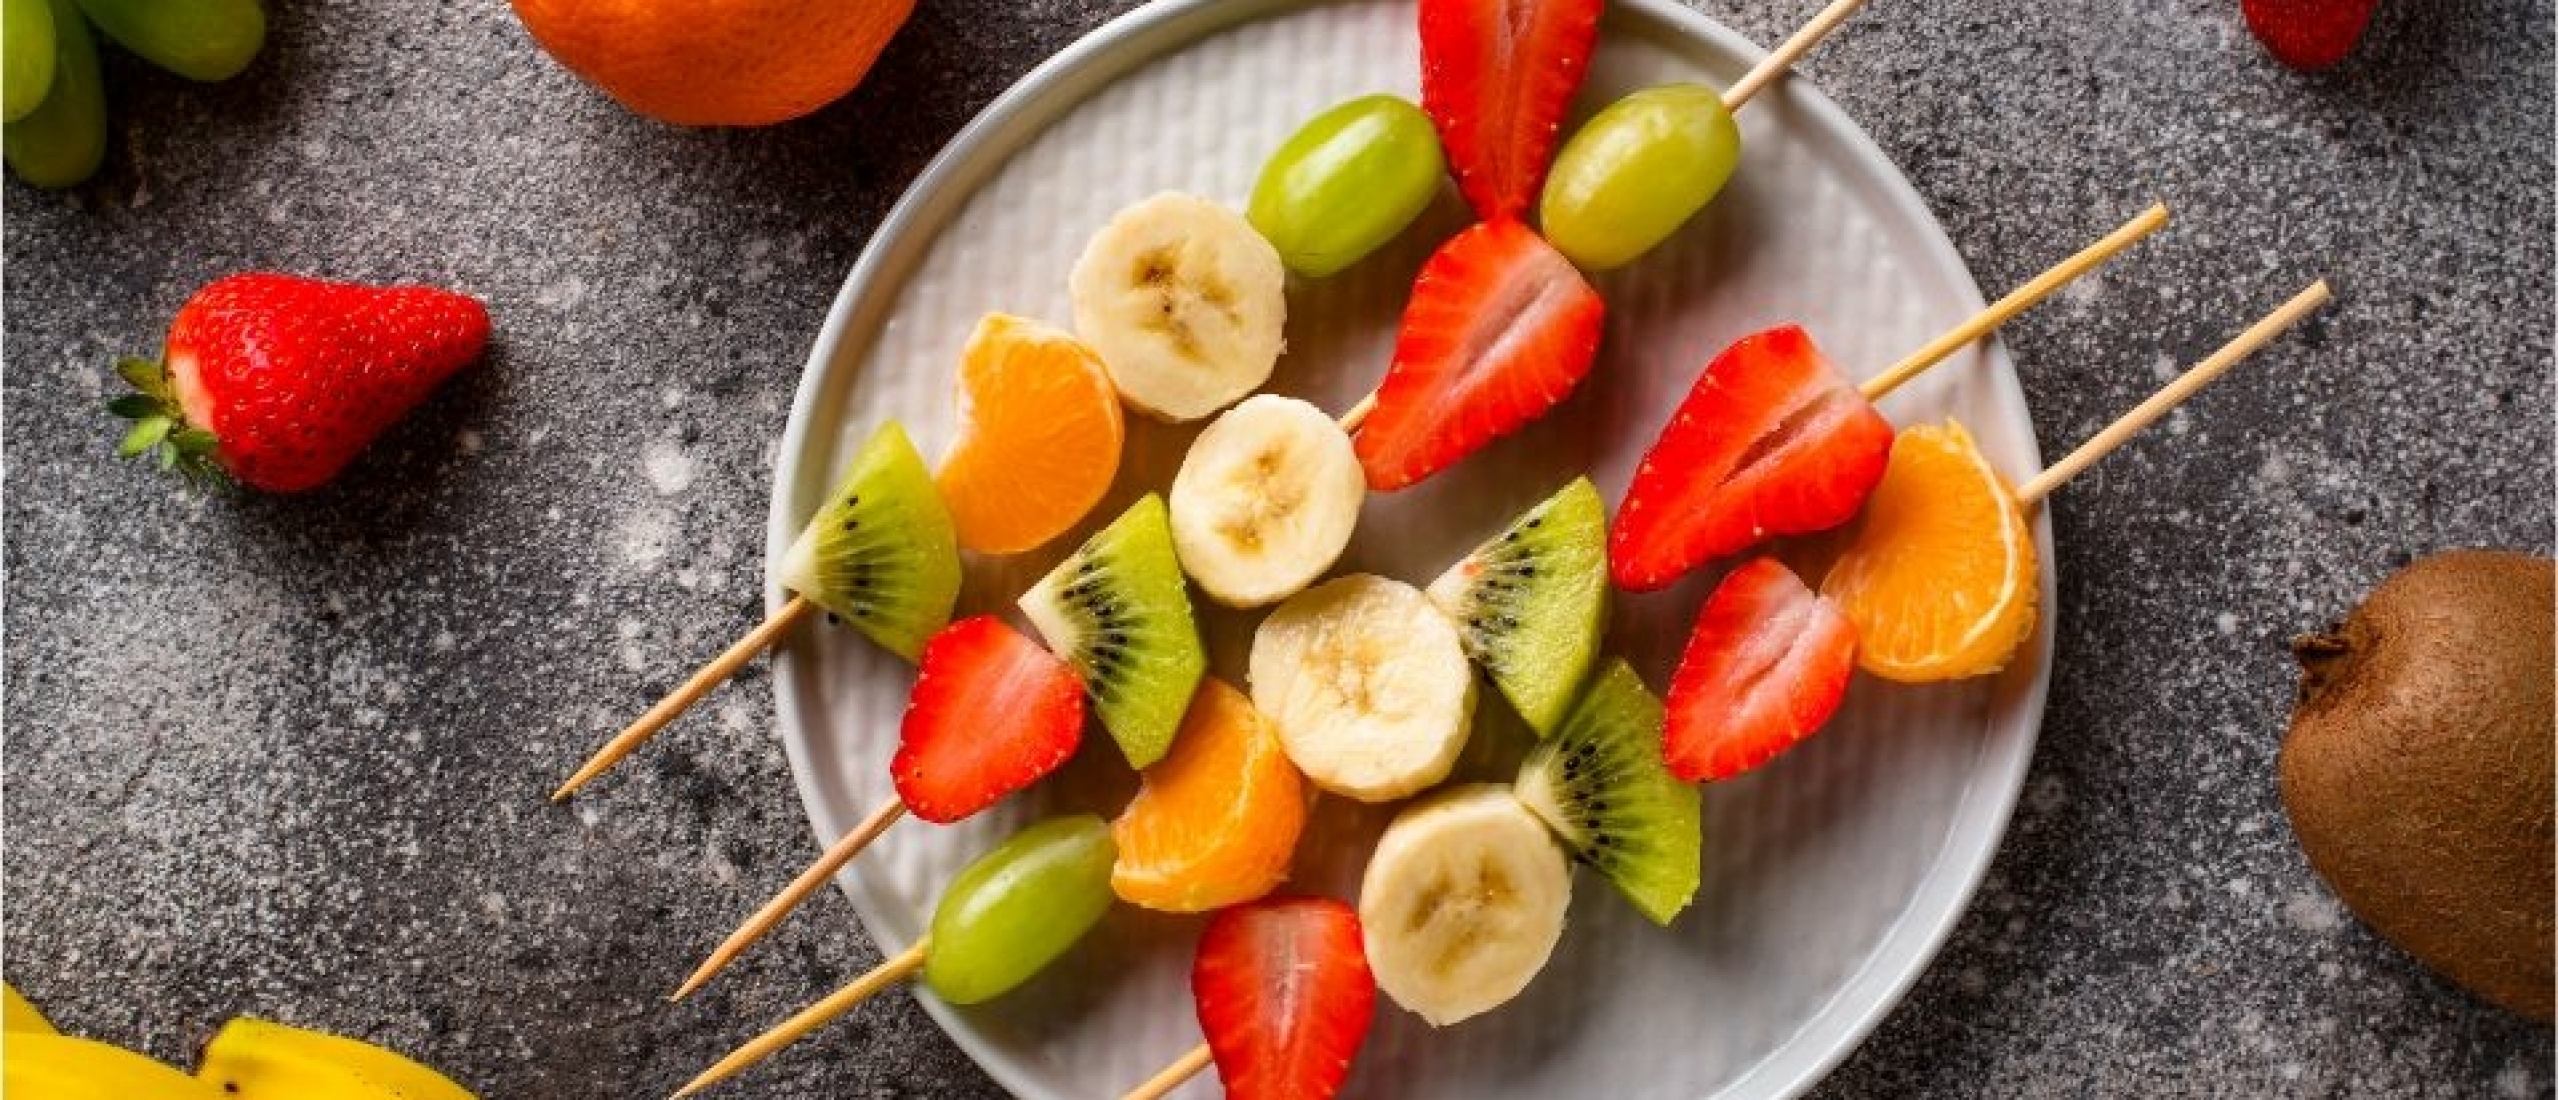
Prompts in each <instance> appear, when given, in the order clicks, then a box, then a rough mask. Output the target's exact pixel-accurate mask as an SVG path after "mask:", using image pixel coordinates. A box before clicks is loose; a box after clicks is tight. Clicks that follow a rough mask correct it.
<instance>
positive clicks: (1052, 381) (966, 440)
mask: <svg viewBox="0 0 2558 1100" xmlns="http://www.w3.org/2000/svg"><path fill="white" fill-rule="evenodd" d="M1125 430H1126V429H1125V425H1124V424H1123V423H1122V421H1121V419H1120V413H1119V397H1118V394H1117V391H1115V390H1113V389H1112V388H1111V384H1110V375H1109V373H1108V372H1106V371H1104V370H1103V369H1102V365H1101V360H1100V359H1099V358H1098V357H1096V356H1095V355H1094V354H1093V353H1092V349H1090V348H1087V347H1085V346H1084V345H1083V344H1082V342H1080V341H1078V340H1076V339H1075V338H1074V337H1072V336H1069V335H1067V334H1066V333H1065V332H1063V331H1060V330H1058V329H1055V328H1052V327H1049V326H1047V325H1043V324H1040V323H1039V322H1037V321H1031V320H1025V319H1023V318H1020V317H1013V316H1008V315H1005V314H1001V313H990V314H987V315H986V317H985V318H984V319H983V320H980V321H979V322H978V323H977V331H976V332H975V333H974V334H972V335H971V336H970V337H969V338H968V346H967V348H966V349H965V350H963V351H962V352H961V353H960V359H959V437H958V439H957V440H956V441H955V442H953V443H952V444H951V447H950V452H949V454H948V455H946V456H945V457H944V458H943V459H942V465H941V471H940V473H939V474H938V475H937V478H936V480H937V481H938V482H939V484H940V486H941V491H942V498H943V500H944V502H946V503H947V504H948V505H949V506H950V514H951V520H952V521H953V522H954V523H955V524H957V526H958V528H959V544H960V545H961V546H963V547H966V548H967V549H970V550H974V551H977V552H978V553H981V554H1017V553H1020V552H1022V551H1024V550H1029V549H1032V548H1034V547H1037V546H1039V545H1040V544H1042V543H1045V542H1047V541H1048V540H1050V539H1053V538H1056V537H1057V536H1058V535H1060V534H1063V533H1065V531H1066V529H1067V528H1070V527H1073V526H1074V525H1075V523H1076V521H1078V520H1081V519H1082V518H1084V514H1085V513H1087V512H1090V511H1091V510H1092V508H1093V505H1095V504H1098V503H1100V501H1101V497H1102V494H1103V493H1104V492H1106V491H1108V490H1109V488H1110V482H1111V479H1112V478H1114V477H1116V476H1117V475H1118V472H1119V448H1120V443H1121V441H1122V439H1123V437H1124V433H1125Z"/></svg>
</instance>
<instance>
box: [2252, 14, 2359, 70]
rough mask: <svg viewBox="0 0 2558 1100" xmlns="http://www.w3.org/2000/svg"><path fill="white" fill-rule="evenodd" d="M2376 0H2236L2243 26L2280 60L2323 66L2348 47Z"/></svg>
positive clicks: (2340, 58) (2342, 56)
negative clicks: (2245, 22) (2238, 0)
mask: <svg viewBox="0 0 2558 1100" xmlns="http://www.w3.org/2000/svg"><path fill="white" fill-rule="evenodd" d="M2378 4H2379V0H2240V3H2239V11H2240V12H2241V13H2242V14H2244V15H2246V16H2247V29H2248V30H2251V31H2254V32H2256V40H2257V41H2259V42H2262V43H2264V44H2265V49H2266V50H2267V51H2268V52H2270V53H2272V54H2273V55H2274V56H2275V57H2276V58H2277V59H2279V60H2281V61H2282V63H2283V64H2285V65H2289V66H2291V67H2292V68H2295V69H2303V70H2314V69H2324V68H2326V67H2328V66H2330V65H2333V64H2335V63H2337V62H2339V61H2343V60H2344V59H2345V55H2346V54H2349V53H2352V52H2353V50H2354V43H2356V42H2360V41H2362V37H2363V27H2364V26H2365V25H2367V24H2369V23H2370V22H2371V10H2372V8H2373V7H2375V6H2377V5H2378Z"/></svg>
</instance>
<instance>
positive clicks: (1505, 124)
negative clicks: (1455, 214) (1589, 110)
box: [1421, 0, 1600, 221]
mask: <svg viewBox="0 0 2558 1100" xmlns="http://www.w3.org/2000/svg"><path fill="white" fill-rule="evenodd" d="M1599 8H1600V0H1421V109H1422V110H1424V111H1427V112H1429V113H1430V119H1431V121H1433V122H1436V123H1438V125H1439V142H1440V144H1442V145H1445V146H1446V147H1447V150H1448V164H1449V165H1450V166H1451V167H1453V168H1454V169H1455V170H1456V174H1457V188H1458V189H1459V190H1461V191H1464V192H1465V196H1466V201H1467V202H1470V203H1473V204H1474V211H1475V214H1476V215H1477V216H1479V217H1482V218H1483V219H1485V220H1487V221H1489V220H1492V219H1494V218H1505V217H1506V218H1515V217H1518V216H1519V215H1521V214H1523V213H1525V212H1526V211H1527V209H1528V207H1529V206H1530V205H1531V204H1533V203H1535V202H1536V201H1537V192H1538V191H1540V190H1541V189H1543V188H1544V187H1545V170H1546V166H1547V165H1549V164H1551V163H1552V162H1553V160H1554V146H1555V140H1556V138H1557V136H1558V135H1559V134H1560V133H1561V132H1562V129H1563V115H1564V112H1565V111H1567V110H1569V109H1571V107H1572V96H1573V94H1574V93H1575V92H1578V91H1579V90H1580V89H1581V78H1582V76H1584V75H1585V74H1587V73H1588V72H1589V71H1590V53H1591V51H1592V50H1593V49H1595V48H1596V47H1597V46H1598V41H1599Z"/></svg>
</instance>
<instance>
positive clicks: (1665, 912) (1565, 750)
mask: <svg viewBox="0 0 2558 1100" xmlns="http://www.w3.org/2000/svg"><path fill="white" fill-rule="evenodd" d="M1661 722H1662V711H1661V701H1660V700H1659V699H1657V698H1655V697H1654V696H1653V694H1652V692H1651V691H1650V690H1649V689H1647V688H1645V687H1644V686H1643V679H1642V678H1641V677H1639V676H1637V675H1635V673H1634V669H1632V668H1630V667H1628V666H1627V665H1626V663H1625V662H1624V661H1622V660H1610V661H1608V662H1607V663H1605V664H1603V665H1601V666H1600V667H1599V670H1598V671H1597V672H1595V673H1593V674H1592V675H1591V677H1590V686H1589V689H1588V690H1586V691H1584V692H1582V693H1581V699H1580V701H1579V702H1578V703H1576V704H1574V705H1573V707H1572V714H1571V716H1570V717H1569V718H1567V719H1565V720H1564V723H1563V728H1562V729H1561V730H1559V731H1557V732H1556V733H1555V735H1554V736H1553V737H1549V738H1547V739H1545V740H1544V741H1541V742H1538V744H1537V747H1536V749H1535V750H1534V751H1532V752H1530V753H1529V754H1528V759H1527V762H1526V763H1524V764H1522V765H1520V767H1519V782H1518V785H1517V787H1516V788H1515V790H1516V792H1517V794H1518V796H1519V801H1521V802H1523V803H1526V804H1527V807H1528V809H1530V810H1532V811H1535V813H1536V815H1537V816H1538V817H1540V818H1543V819H1545V823H1546V824H1547V825H1548V826H1550V827H1552V828H1553V829H1554V832H1555V835H1556V836H1558V837H1561V838H1562V840H1563V846H1564V847H1566V848H1568V849H1570V850H1571V851H1572V857H1573V858H1574V859H1576V860H1579V861H1580V862H1582V863H1586V864H1589V865H1590V866H1591V867H1593V868H1596V869H1597V870H1598V872H1599V873H1600V874H1602V875H1605V876H1607V879H1608V881H1609V882H1612V883H1614V884H1616V888H1617V891H1618V892H1619V893H1622V894H1624V895H1625V896H1626V900H1628V901H1631V902H1633V903H1634V907H1635V908H1636V909H1639V910H1641V911H1642V912H1643V915H1644V916H1647V917H1650V918H1652V921H1653V923H1655V924H1664V925H1666V924H1668V923H1670V918H1672V917H1674V916H1677V915H1678V913H1679V910H1681V909H1685V908H1687V905H1688V902H1689V901H1690V900H1691V899H1693V898H1694V897H1696V888H1697V883H1698V881H1699V880H1700V879H1701V878H1702V876H1703V873H1704V845H1705V840H1704V833H1703V825H1702V818H1701V814H1702V808H1701V806H1700V804H1699V800H1698V797H1697V790H1696V788H1695V787H1692V786H1689V785H1687V784H1685V783H1682V782H1679V779H1678V777H1677V776H1674V775H1671V774H1670V769H1669V767H1668V766H1667V765H1665V764H1663V763H1662V762H1661Z"/></svg>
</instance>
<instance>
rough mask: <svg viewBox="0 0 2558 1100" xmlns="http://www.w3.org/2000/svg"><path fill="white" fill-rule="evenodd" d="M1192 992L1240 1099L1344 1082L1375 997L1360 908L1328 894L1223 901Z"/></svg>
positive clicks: (1314, 1096)
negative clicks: (1354, 908) (1227, 905)
mask: <svg viewBox="0 0 2558 1100" xmlns="http://www.w3.org/2000/svg"><path fill="white" fill-rule="evenodd" d="M1190 991H1191V995H1192V996H1193V997H1194V998H1196V999H1197V1001H1198V1003H1199V1029H1200V1030H1201V1031H1203V1032H1206V1033H1207V1036H1208V1050H1209V1053H1211V1054H1213V1055H1215V1056H1216V1059H1217V1077H1218V1078H1219V1079H1220V1080H1222V1081H1223V1082H1224V1083H1225V1086H1226V1095H1227V1096H1229V1097H1232V1098H1233V1100H1325V1098H1326V1097H1329V1096H1331V1095H1332V1094H1333V1093H1335V1092H1338V1091H1340V1089H1341V1082H1342V1080H1343V1079H1344V1078H1346V1077H1348V1076H1350V1061H1351V1059H1353V1058H1356V1057H1358V1054H1359V1044H1361V1043H1362V1042H1364V1041H1366V1040H1367V1038H1368V1021H1369V1019H1370V1017H1371V1016H1373V1015H1374V1014H1375V1010H1376V1004H1377V982H1376V979H1375V978H1374V977H1373V976H1371V975H1370V974H1369V973H1368V953H1367V948H1366V946H1365V945H1364V944H1363V943H1362V942H1361V940H1360V935H1359V915H1358V914H1357V913H1355V912H1353V911H1351V908H1350V907H1349V906H1347V905H1344V904H1342V903H1341V902H1338V901H1334V900H1332V899H1331V898H1270V899H1265V900H1262V901H1256V902H1247V903H1245V904H1242V905H1237V906H1233V907H1231V908H1227V909H1222V910H1219V911H1218V913H1217V915H1216V916H1214V917H1210V918H1209V919H1208V928H1207V931H1206V932H1204V933H1202V934H1201V935H1200V937H1199V957H1198V960H1197V961H1196V962H1194V963H1193V964H1192V965H1191V969H1190Z"/></svg>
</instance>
